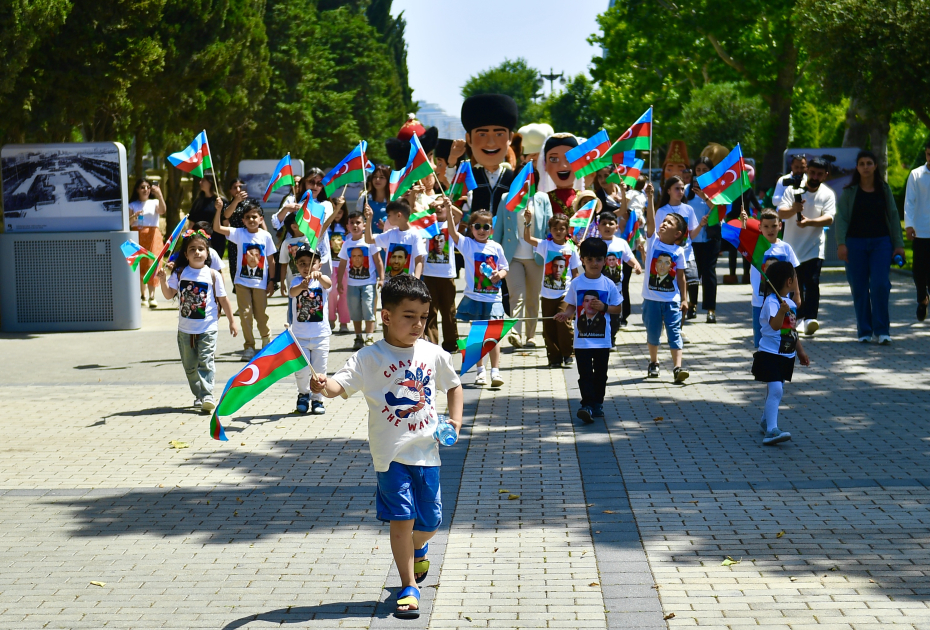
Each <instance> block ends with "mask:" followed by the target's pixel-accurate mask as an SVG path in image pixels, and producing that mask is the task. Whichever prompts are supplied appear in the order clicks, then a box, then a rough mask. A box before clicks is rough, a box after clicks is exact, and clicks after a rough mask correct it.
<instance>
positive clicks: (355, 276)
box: [339, 234, 381, 287]
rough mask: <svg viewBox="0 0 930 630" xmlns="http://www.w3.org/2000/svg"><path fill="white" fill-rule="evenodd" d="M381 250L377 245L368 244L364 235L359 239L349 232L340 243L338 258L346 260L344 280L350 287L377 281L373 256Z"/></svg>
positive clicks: (376, 270) (376, 269)
mask: <svg viewBox="0 0 930 630" xmlns="http://www.w3.org/2000/svg"><path fill="white" fill-rule="evenodd" d="M380 251H381V250H380V249H379V248H378V246H377V245H369V244H368V243H366V242H365V237H362V238H361V239H359V240H355V239H354V238H352V235H351V234H349V235H347V236H346V240H345V241H343V243H342V249H341V250H340V251H339V260H344V261H346V270H345V282H346V284H347V285H348V286H350V287H364V286H367V285H369V284H375V283H376V282H378V268H377V267H375V257H376V256H378V255H379V252H380Z"/></svg>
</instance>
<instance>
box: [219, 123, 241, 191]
mask: <svg viewBox="0 0 930 630" xmlns="http://www.w3.org/2000/svg"><path fill="white" fill-rule="evenodd" d="M242 137H243V132H242V127H239V129H237V130H236V135H235V136H234V137H233V143H232V150H231V151H230V152H229V159H228V160H227V161H226V168H225V170H224V171H223V180H222V183H223V185H224V186H225V185H226V182H229V181H232V178H233V177H238V176H239V160H241V159H242Z"/></svg>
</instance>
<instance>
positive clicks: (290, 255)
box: [278, 236, 323, 287]
mask: <svg viewBox="0 0 930 630" xmlns="http://www.w3.org/2000/svg"><path fill="white" fill-rule="evenodd" d="M309 242H310V239H308V238H307V237H306V236H288V237H287V238H286V239H284V240H283V241H281V249H280V250H279V252H278V264H281V265H285V268H284V286H286V287H290V286H291V281H292V280H293V279H294V277H295V276H296V275H297V261H296V260H294V254H296V253H297V249H298V248H299V247H300V246H301V245H302V244H303V245H305V244H307V243H309ZM320 264H321V265H322V264H323V261H322V259H321V260H320Z"/></svg>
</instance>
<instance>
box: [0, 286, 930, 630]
mask: <svg viewBox="0 0 930 630" xmlns="http://www.w3.org/2000/svg"><path fill="white" fill-rule="evenodd" d="M825 279H826V282H827V283H828V284H827V285H826V287H825V296H824V305H823V312H822V315H821V321H822V322H823V324H824V329H823V330H822V331H821V332H818V333H817V337H816V338H815V339H814V340H813V341H811V342H810V343H809V344H808V345H809V348H808V351H809V353H810V355H811V358H812V360H813V361H814V365H813V366H812V367H811V368H810V369H802V368H800V367H799V368H798V369H797V370H796V372H795V374H796V378H795V381H794V383H792V384H790V385H788V386H787V387H786V392H787V394H786V398H785V403H784V404H783V406H782V411H781V420H780V422H779V424H780V425H781V426H782V428H784V429H787V430H789V431H791V432H792V434H793V435H794V440H793V441H792V442H790V443H788V444H785V445H782V446H781V447H778V448H772V449H766V448H763V447H762V446H761V445H760V436H759V433H758V417H759V415H760V404H761V398H762V392H761V387H760V386H758V385H756V384H755V383H754V382H753V381H752V380H751V376H750V375H749V374H748V367H749V364H750V361H751V352H750V349H749V346H750V334H751V333H750V329H749V327H748V325H747V324H748V311H749V307H748V305H747V302H748V291H747V287H742V286H740V287H724V288H723V289H722V293H721V296H720V298H721V301H722V303H721V305H720V308H719V311H718V319H719V321H720V323H719V324H717V325H716V326H710V325H706V324H703V323H695V324H693V325H691V324H689V325H688V326H687V329H686V332H687V334H688V335H689V337H690V338H691V340H692V342H693V343H691V344H690V345H688V346H687V347H686V351H685V357H686V359H685V360H686V363H687V365H688V366H689V367H690V368H691V370H692V377H691V379H690V380H689V382H688V385H687V386H684V387H681V386H674V385H673V384H671V383H670V381H671V378H670V373H669V371H668V366H669V361H668V359H667V358H666V356H667V355H662V361H663V376H662V378H660V379H659V380H649V381H646V380H644V379H643V378H642V377H643V375H644V373H645V368H646V362H647V361H646V358H645V356H644V353H645V333H644V330H643V328H642V327H641V326H639V325H638V322H639V318H638V316H637V315H634V316H633V322H634V324H636V325H634V326H633V327H631V328H630V329H629V331H628V332H624V333H622V339H623V340H624V342H625V344H626V345H625V346H624V348H623V351H621V352H618V353H615V354H613V355H612V358H611V372H610V377H611V378H610V383H609V392H608V404H607V412H608V419H607V422H606V423H604V422H598V423H595V424H593V425H590V426H584V425H579V424H576V423H575V422H573V418H572V412H573V411H574V410H575V409H577V398H578V395H577V384H576V382H575V381H576V378H577V377H576V375H575V372H574V370H547V369H544V368H542V366H543V364H544V363H545V357H544V355H543V353H542V352H541V351H537V352H508V353H507V354H506V355H505V357H504V360H503V366H504V375H505V378H506V381H507V382H506V384H505V386H504V387H503V388H501V389H500V390H497V391H495V390H492V389H489V388H486V389H483V390H479V389H476V388H474V386H473V385H471V384H468V383H470V381H471V380H472V379H471V377H468V378H466V383H467V385H466V422H467V424H468V428H467V430H466V431H465V432H464V433H463V436H462V440H461V442H460V443H459V444H458V445H457V446H455V447H453V448H450V449H444V451H443V461H444V466H443V498H444V520H445V522H444V525H443V527H442V529H441V532H440V534H439V535H438V536H437V537H436V539H435V542H434V543H431V546H430V549H431V554H430V555H431V558H432V561H433V569H432V570H431V571H430V576H429V578H428V579H427V581H426V582H425V585H426V586H425V588H423V602H422V604H423V610H424V615H423V616H422V617H421V619H420V620H419V621H417V622H401V621H398V620H395V619H393V618H392V617H391V615H390V612H391V610H392V606H391V601H392V598H393V593H394V592H395V591H396V588H397V586H398V580H397V574H396V570H395V569H394V568H393V567H392V564H391V555H390V546H389V542H388V530H387V528H386V527H385V526H384V525H383V524H381V523H380V522H378V521H377V519H376V518H375V515H374V495H373V491H372V487H373V479H374V475H373V472H372V468H371V463H370V457H369V455H368V453H367V447H366V444H365V437H366V435H365V428H366V412H365V407H364V403H363V401H362V399H360V398H354V399H350V400H348V401H341V400H337V401H331V402H330V403H329V404H328V406H327V415H325V416H323V417H322V418H320V417H313V416H297V415H293V414H291V413H290V412H291V411H292V410H293V405H294V400H295V393H296V392H295V388H294V385H293V382H292V381H291V380H290V379H286V380H285V381H282V382H281V383H279V384H277V385H275V386H274V387H272V388H271V389H270V390H268V391H267V392H266V394H265V395H264V396H263V398H262V399H261V401H260V402H258V403H255V404H252V405H249V406H247V407H246V408H244V409H243V410H242V413H243V414H244V415H243V416H241V417H239V418H237V419H236V420H235V421H234V422H232V423H231V424H230V426H229V427H228V428H227V433H228V435H229V437H230V441H229V442H227V443H222V444H221V443H217V442H214V441H213V440H211V439H210V438H209V436H208V435H207V426H206V425H207V421H206V419H205V418H204V417H203V416H199V415H195V414H193V413H192V412H191V410H190V409H188V408H186V405H189V403H190V399H191V396H190V395H189V394H188V393H187V386H186V381H185V379H184V376H183V371H182V370H181V367H180V363H179V361H178V358H177V348H176V346H175V341H174V335H173V331H174V326H175V317H176V316H175V313H174V311H172V310H169V309H168V308H167V305H165V308H162V309H159V310H158V311H155V312H149V311H146V312H145V313H144V320H143V321H144V328H143V330H141V331H132V332H111V333H84V334H57V335H36V336H25V335H23V336H4V337H2V338H0V356H2V357H3V359H4V364H5V366H6V368H7V369H6V370H5V374H4V379H3V382H2V383H0V405H2V408H3V410H4V412H3V416H2V417H3V424H4V429H5V435H4V441H3V443H2V444H0V454H2V457H0V568H2V570H0V627H2V628H15V629H20V628H24V629H25V628H87V629H90V628H103V627H112V628H152V627H158V628H216V629H233V628H272V627H276V626H280V625H282V624H284V625H286V626H287V627H291V628H342V627H360V628H372V629H378V628H387V627H391V628H393V627H405V628H436V629H445V628H587V627H593V628H666V627H670V628H677V627H681V626H701V627H711V628H730V629H737V628H748V627H757V626H765V627H766V628H792V629H793V630H800V629H802V628H813V627H815V626H816V627H829V628H848V629H856V630H861V629H864V628H885V627H888V626H891V625H895V626H896V627H897V626H900V627H903V628H930V610H928V608H927V602H928V601H930V550H928V545H930V539H928V534H927V523H928V521H930V513H928V504H930V492H928V487H930V458H928V457H927V454H928V453H927V450H928V447H927V446H926V444H927V441H928V439H930V430H928V423H927V418H928V417H930V394H928V393H927V392H928V387H927V386H928V373H927V370H926V366H927V359H928V356H930V352H928V351H930V326H927V325H921V324H916V323H913V306H912V300H913V297H912V289H911V287H910V285H909V284H908V281H907V280H906V279H904V278H899V277H897V276H896V277H895V283H896V290H895V293H894V295H893V298H894V305H893V320H894V321H896V322H898V323H896V324H895V325H894V328H893V334H894V336H895V345H894V346H892V347H890V348H884V347H876V346H860V345H858V344H856V343H854V340H853V335H852V332H851V331H852V319H851V318H852V309H851V306H850V304H849V297H848V288H847V287H846V285H845V283H844V282H843V280H844V277H843V276H842V274H834V273H828V274H826V278H825ZM634 293H635V291H634ZM634 302H639V300H638V298H634ZM634 311H635V312H638V308H635V309H634ZM284 314H285V309H284V307H283V302H282V301H276V302H275V303H274V304H273V306H272V307H271V318H272V322H273V323H274V324H275V325H276V329H280V327H281V325H282V323H283V321H284ZM702 321H703V316H700V315H699V318H698V319H697V320H695V322H702ZM350 344H351V336H337V337H334V345H335V348H336V349H335V351H334V352H333V353H332V354H331V368H332V367H338V366H339V365H341V364H342V362H343V361H344V360H345V359H346V358H347V357H348V356H349V355H350V351H349V350H348V347H349V346H350ZM237 348H238V344H237V342H235V341H234V340H232V339H231V338H229V336H228V335H227V334H225V333H223V334H221V337H220V347H219V355H220V356H219V363H218V382H225V380H226V379H228V378H229V377H230V376H231V375H232V374H233V373H234V372H235V371H236V370H237V369H238V368H239V367H240V366H241V364H240V363H238V361H237V360H236V357H235V355H234V353H235V352H236V351H237ZM440 404H442V403H441V401H440ZM171 440H183V441H185V442H187V443H189V444H190V448H186V449H181V450H177V449H173V448H171V447H170V446H169V442H170V441H171ZM727 556H729V557H731V558H732V559H733V560H734V561H737V562H738V564H734V565H732V566H722V565H721V562H722V561H723V560H724V559H725V558H726V557H727ZM91 582H100V583H103V585H102V586H96V585H93V584H91Z"/></svg>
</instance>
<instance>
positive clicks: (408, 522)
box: [310, 274, 462, 618]
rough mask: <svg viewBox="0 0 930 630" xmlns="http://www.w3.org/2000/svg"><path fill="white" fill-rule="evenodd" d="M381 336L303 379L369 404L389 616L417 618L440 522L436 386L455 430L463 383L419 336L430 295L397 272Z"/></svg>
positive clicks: (386, 293) (387, 289)
mask: <svg viewBox="0 0 930 630" xmlns="http://www.w3.org/2000/svg"><path fill="white" fill-rule="evenodd" d="M381 303H382V305H383V308H382V310H381V322H382V324H383V326H384V339H382V340H380V341H377V342H375V344H374V345H372V346H368V347H365V348H362V349H361V350H359V351H358V352H356V353H355V354H354V355H352V357H350V358H349V360H348V361H347V362H346V364H345V366H344V367H343V368H342V369H341V370H339V371H338V372H336V373H335V374H334V375H333V376H332V377H331V378H328V379H327V378H326V376H325V375H319V377H315V378H313V380H312V381H311V383H310V387H311V389H312V390H313V391H314V392H315V393H321V394H323V395H324V396H326V397H327V398H335V397H336V396H342V397H343V398H348V397H349V396H351V395H352V394H354V393H356V392H361V393H362V394H363V395H364V396H365V399H366V401H367V402H368V446H369V448H370V450H371V458H372V460H373V461H374V467H375V472H376V473H377V477H378V489H377V494H376V505H377V510H378V519H379V520H382V521H388V522H390V524H391V551H392V552H393V554H394V562H395V564H396V565H397V570H398V573H400V579H401V585H402V587H403V589H402V590H401V591H400V592H399V593H398V594H397V607H396V609H395V615H396V616H397V617H401V618H416V617H419V615H420V612H419V602H420V591H419V589H418V588H417V584H418V583H420V582H422V581H423V580H424V579H425V578H426V575H427V573H428V571H429V560H427V559H426V555H427V552H428V551H429V545H428V541H429V540H430V538H432V537H433V536H434V535H435V534H436V530H437V529H438V528H439V526H440V524H442V496H441V493H440V487H439V466H440V459H439V448H438V443H437V440H436V439H435V438H434V437H433V434H434V432H435V430H436V428H437V414H436V403H435V400H436V399H435V391H436V390H437V389H438V390H440V391H445V392H446V401H447V404H448V408H449V424H451V425H452V426H453V428H455V431H456V433H458V432H460V431H461V428H462V386H461V381H460V380H459V377H458V375H457V374H456V373H455V369H454V368H453V367H452V359H451V357H450V355H449V353H448V352H446V351H445V350H443V349H442V348H440V347H439V346H437V345H435V344H432V343H429V342H428V341H426V340H425V339H422V338H421V337H422V336H423V330H424V324H425V322H426V317H427V315H428V313H429V303H430V294H429V291H427V289H426V284H425V283H424V282H423V281H422V280H420V279H419V278H415V277H413V276H411V275H409V274H402V275H399V276H397V277H395V278H391V279H389V280H388V281H387V283H385V285H384V288H383V289H382V290H381Z"/></svg>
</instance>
